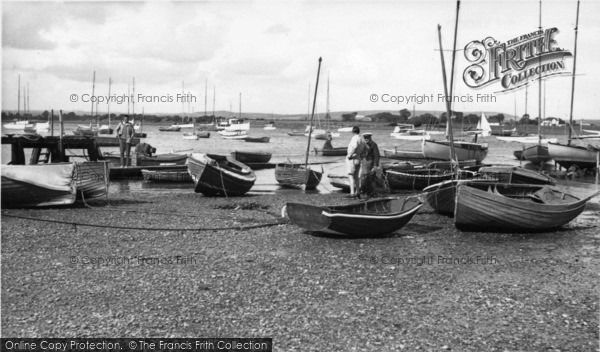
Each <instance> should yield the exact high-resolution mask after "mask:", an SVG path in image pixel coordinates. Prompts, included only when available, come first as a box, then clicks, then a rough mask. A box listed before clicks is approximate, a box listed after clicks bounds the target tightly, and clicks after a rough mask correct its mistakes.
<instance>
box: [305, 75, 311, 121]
mask: <svg viewBox="0 0 600 352" xmlns="http://www.w3.org/2000/svg"><path fill="white" fill-rule="evenodd" d="M309 118H310V83H309V84H308V104H306V119H307V120H308V119H309Z"/></svg>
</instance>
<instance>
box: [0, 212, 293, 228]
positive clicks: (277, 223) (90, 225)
mask: <svg viewBox="0 0 600 352" xmlns="http://www.w3.org/2000/svg"><path fill="white" fill-rule="evenodd" d="M2 216H8V217H11V218H16V219H22V220H33V221H42V222H50V223H55V224H64V225H72V226H77V225H79V226H87V227H96V228H108V229H119V230H143V231H196V232H200V231H224V230H240V231H245V230H250V229H257V228H262V227H270V226H278V225H284V224H287V223H288V222H287V221H279V222H272V223H267V224H260V225H251V226H229V227H204V228H202V227H200V228H167V227H131V226H116V225H99V224H89V223H78V222H73V221H61V220H54V219H40V218H33V217H29V216H22V215H12V214H6V213H4V214H2Z"/></svg>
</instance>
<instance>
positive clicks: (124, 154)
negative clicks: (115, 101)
mask: <svg viewBox="0 0 600 352" xmlns="http://www.w3.org/2000/svg"><path fill="white" fill-rule="evenodd" d="M116 133H117V139H118V140H119V152H120V154H121V167H125V166H127V165H131V156H130V153H131V141H132V139H133V134H134V133H135V130H134V129H133V125H132V124H131V123H130V122H129V115H123V120H122V121H121V122H120V123H119V125H118V126H117V129H116Z"/></svg>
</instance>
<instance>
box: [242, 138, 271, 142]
mask: <svg viewBox="0 0 600 352" xmlns="http://www.w3.org/2000/svg"><path fill="white" fill-rule="evenodd" d="M270 140H271V138H269V137H246V138H244V141H246V142H250V143H269V141H270Z"/></svg>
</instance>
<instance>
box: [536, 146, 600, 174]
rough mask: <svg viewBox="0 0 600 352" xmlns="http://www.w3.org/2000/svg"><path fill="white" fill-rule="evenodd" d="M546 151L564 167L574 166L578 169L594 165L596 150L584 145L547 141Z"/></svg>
mask: <svg viewBox="0 0 600 352" xmlns="http://www.w3.org/2000/svg"><path fill="white" fill-rule="evenodd" d="M548 153H549V154H550V157H551V158H552V159H554V161H556V162H557V163H558V164H559V165H560V166H562V167H564V168H565V169H568V168H570V167H571V166H575V167H577V168H580V169H590V168H594V167H596V153H597V152H596V151H593V150H590V149H588V148H585V147H579V146H569V145H565V144H558V143H548Z"/></svg>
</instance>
